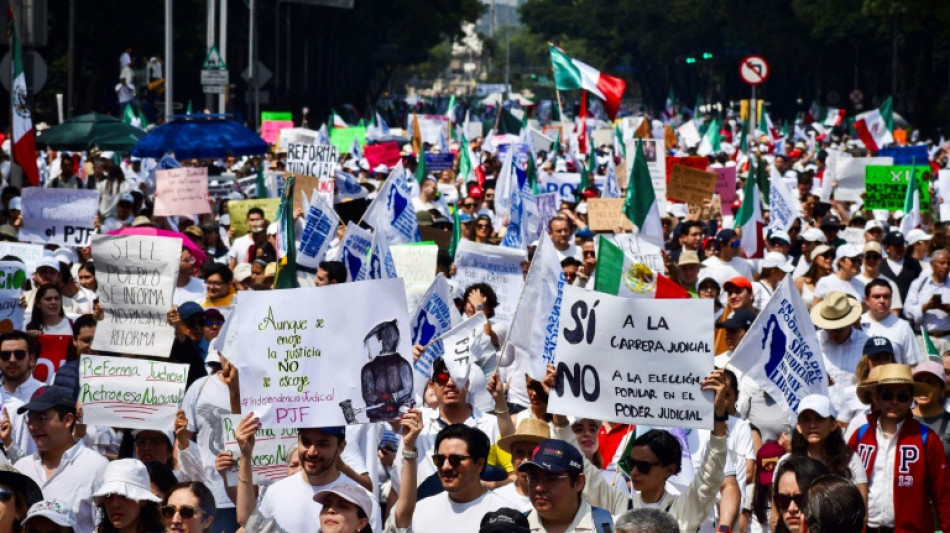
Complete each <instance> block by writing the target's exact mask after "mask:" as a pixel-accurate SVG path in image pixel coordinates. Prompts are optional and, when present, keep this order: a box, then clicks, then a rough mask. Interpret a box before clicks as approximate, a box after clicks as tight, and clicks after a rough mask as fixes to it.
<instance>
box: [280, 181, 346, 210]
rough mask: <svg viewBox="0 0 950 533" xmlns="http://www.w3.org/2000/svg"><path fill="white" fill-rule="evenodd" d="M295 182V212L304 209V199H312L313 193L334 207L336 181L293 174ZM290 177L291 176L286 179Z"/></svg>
mask: <svg viewBox="0 0 950 533" xmlns="http://www.w3.org/2000/svg"><path fill="white" fill-rule="evenodd" d="M293 176H294V177H295V178H296V181H295V182H294V211H296V210H298V209H303V208H304V198H305V197H306V198H310V197H311V196H313V193H317V194H319V195H320V196H321V197H322V198H323V201H324V202H326V203H328V204H330V205H333V191H334V189H335V188H336V179H335V178H331V179H320V178H315V177H313V176H305V175H303V174H293ZM287 177H290V174H288V175H287V176H285V178H287Z"/></svg>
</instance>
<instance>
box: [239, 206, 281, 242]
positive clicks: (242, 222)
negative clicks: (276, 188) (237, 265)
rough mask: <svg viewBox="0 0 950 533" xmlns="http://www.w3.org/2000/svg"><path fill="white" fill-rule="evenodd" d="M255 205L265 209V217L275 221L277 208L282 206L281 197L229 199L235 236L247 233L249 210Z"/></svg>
mask: <svg viewBox="0 0 950 533" xmlns="http://www.w3.org/2000/svg"><path fill="white" fill-rule="evenodd" d="M254 207H260V208H261V209H263V210H264V218H265V219H267V220H268V221H271V222H273V221H274V219H275V218H276V217H277V208H278V207H280V198H257V199H254V200H230V201H228V213H229V214H230V215H231V229H233V230H234V238H238V237H240V236H242V235H244V234H246V233H247V212H248V211H250V210H251V208H254Z"/></svg>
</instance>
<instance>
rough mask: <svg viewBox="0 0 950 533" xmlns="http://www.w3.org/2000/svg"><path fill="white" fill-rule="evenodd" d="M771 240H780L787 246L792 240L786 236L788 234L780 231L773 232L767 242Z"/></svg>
mask: <svg viewBox="0 0 950 533" xmlns="http://www.w3.org/2000/svg"><path fill="white" fill-rule="evenodd" d="M772 239H781V240H783V241H785V242H787V243H789V244H791V243H792V238H791V237H789V236H788V232H785V231H782V230H776V231H773V232H772V234H771V235H769V240H772Z"/></svg>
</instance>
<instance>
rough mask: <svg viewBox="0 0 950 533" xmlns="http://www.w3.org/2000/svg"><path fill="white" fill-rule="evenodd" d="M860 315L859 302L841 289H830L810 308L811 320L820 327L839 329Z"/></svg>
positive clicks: (852, 322) (848, 324)
mask: <svg viewBox="0 0 950 533" xmlns="http://www.w3.org/2000/svg"><path fill="white" fill-rule="evenodd" d="M860 316H861V303H860V302H858V301H857V299H855V298H854V297H853V296H848V295H847V294H845V293H843V292H841V291H831V292H829V293H828V294H826V295H825V299H824V300H822V301H820V302H818V303H817V304H815V305H814V307H812V308H811V321H812V322H814V323H815V325H816V326H818V327H819V328H822V329H839V328H843V327H846V326H850V325H851V324H854V322H855V320H857V319H858V318H859V317H860Z"/></svg>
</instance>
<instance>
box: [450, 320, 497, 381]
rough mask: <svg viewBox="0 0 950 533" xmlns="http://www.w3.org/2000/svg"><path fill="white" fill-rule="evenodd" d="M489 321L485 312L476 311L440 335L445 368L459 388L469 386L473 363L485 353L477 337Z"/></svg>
mask: <svg viewBox="0 0 950 533" xmlns="http://www.w3.org/2000/svg"><path fill="white" fill-rule="evenodd" d="M487 322H488V317H486V316H485V313H475V314H474V315H472V316H470V317H468V318H466V319H465V320H463V321H462V323H461V324H459V325H457V326H455V327H454V328H452V329H451V330H449V331H447V332H445V333H444V334H443V335H442V336H441V337H439V341H441V343H442V354H441V355H442V360H443V361H444V362H445V369H446V370H448V372H449V375H450V376H452V381H454V382H455V384H456V385H458V387H459V389H465V388H467V387H468V380H469V373H470V372H471V370H472V365H473V364H475V362H476V361H478V360H479V359H480V358H481V357H482V355H483V354H482V351H481V347H480V346H478V345H477V344H476V338H477V337H478V334H479V333H481V332H484V331H485V324H486V323H487Z"/></svg>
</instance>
